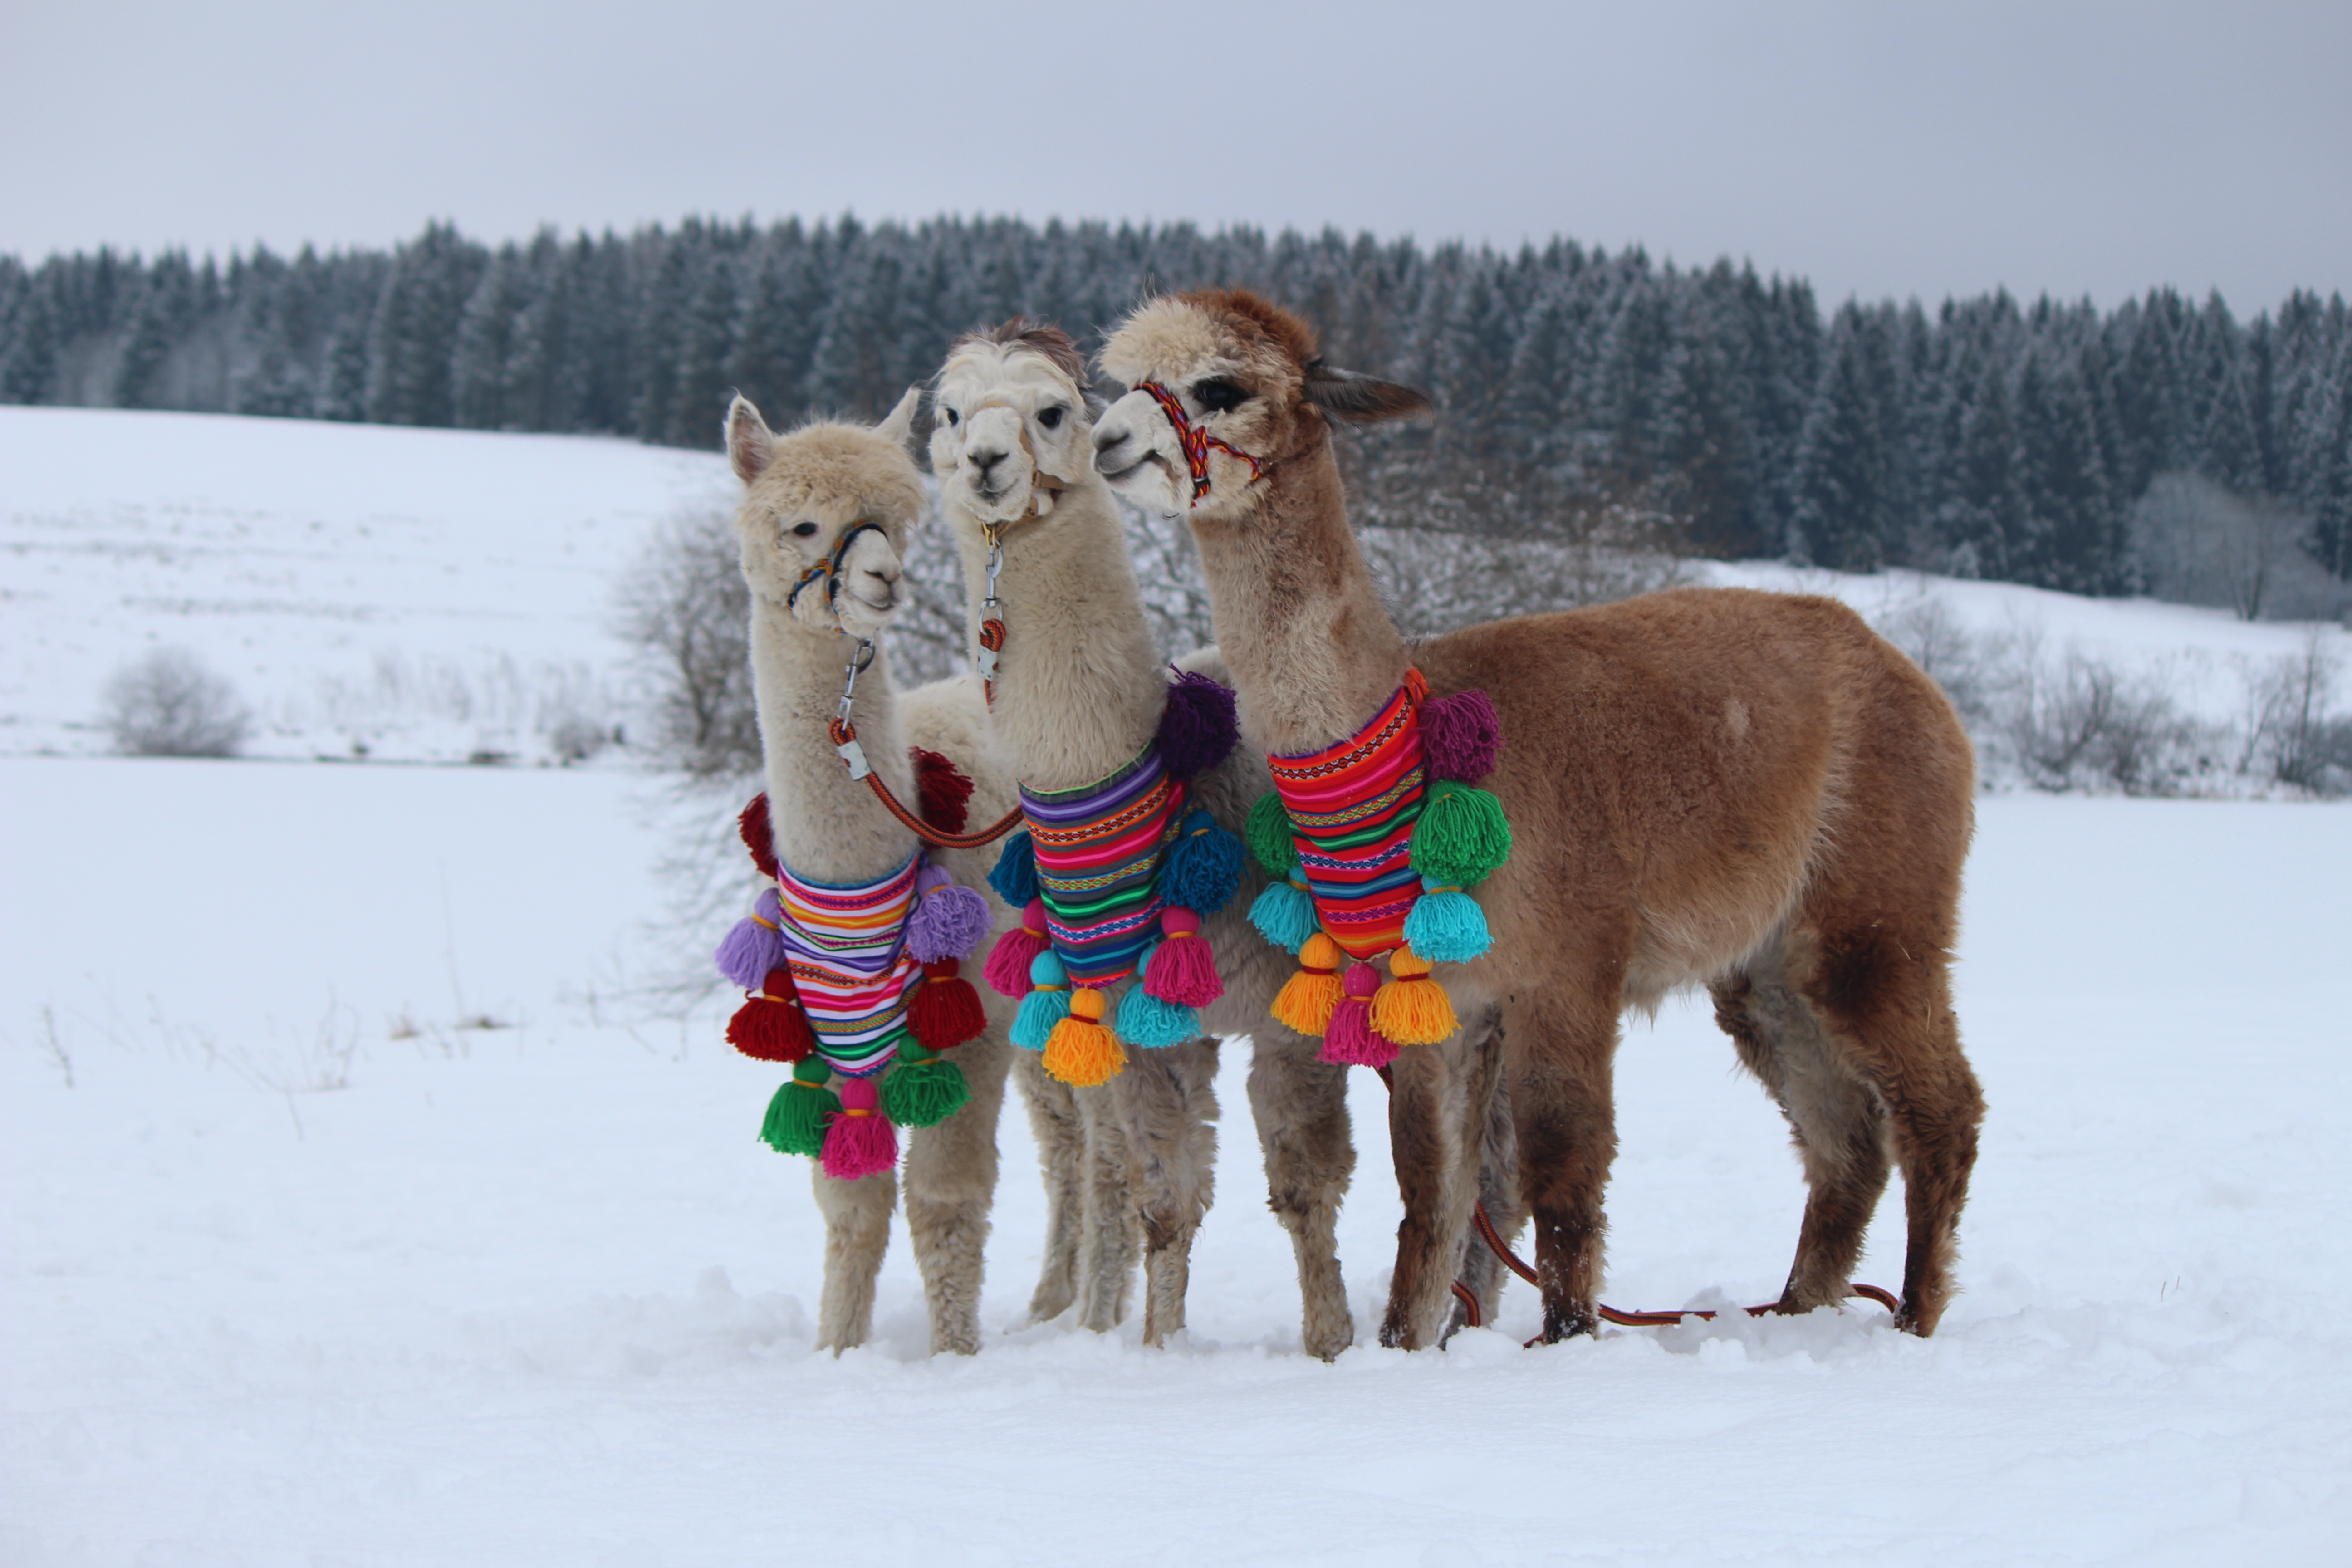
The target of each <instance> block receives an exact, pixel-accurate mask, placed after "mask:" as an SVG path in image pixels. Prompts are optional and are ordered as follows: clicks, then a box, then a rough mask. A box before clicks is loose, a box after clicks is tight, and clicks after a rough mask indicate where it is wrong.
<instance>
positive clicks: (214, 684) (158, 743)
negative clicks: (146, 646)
mask: <svg viewBox="0 0 2352 1568" xmlns="http://www.w3.org/2000/svg"><path fill="white" fill-rule="evenodd" d="M105 722H106V728H107V732H108V733H109V734H110V735H111V736H112V737H113V739H114V749H115V750H116V751H118V752H122V753H124V754H125V755H127V756H133V757H233V756H235V755H236V753H237V752H238V751H239V749H241V748H242V747H243V746H244V744H245V742H246V738H247V736H249V735H250V734H251V733H252V732H253V714H252V711H251V710H249V709H247V707H246V705H245V704H244V703H243V702H241V701H239V700H238V699H237V695H236V689H235V688H234V687H232V686H230V685H229V683H228V682H227V681H226V679H223V678H222V677H220V676H217V675H215V674H214V673H213V672H212V671H211V670H209V669H206V668H205V666H204V663H203V661H202V660H200V659H198V658H196V656H195V655H194V654H193V653H190V652H189V651H188V650H187V649H186V648H182V647H163V648H157V649H155V650H154V651H152V653H148V654H144V655H142V657H140V658H136V659H134V660H132V661H131V663H129V664H126V665H124V666H123V667H122V668H120V669H118V670H116V671H115V672H114V675H113V678H112V679H110V680H108V681H107V683H106V708H105Z"/></svg>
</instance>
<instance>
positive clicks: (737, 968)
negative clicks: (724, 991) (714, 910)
mask: <svg viewBox="0 0 2352 1568" xmlns="http://www.w3.org/2000/svg"><path fill="white" fill-rule="evenodd" d="M751 907H752V908H753V909H754V910H758V911H759V915H760V920H764V921H768V922H769V924H768V925H761V923H760V921H755V920H740V921H736V922H735V929H734V930H733V931H729V932H728V933H727V940H726V941H725V942H720V943H719V951H718V952H716V953H713V954H712V955H711V956H712V958H713V959H714V960H716V961H717V963H718V964H719V973H721V974H723V975H725V976H727V978H728V979H730V980H732V981H733V982H734V983H735V984H738V985H740V986H741V987H742V988H743V989H744V990H746V991H757V990H759V989H760V987H761V984H762V983H763V982H765V981H766V980H767V978H768V971H770V970H771V969H782V967H784V939H783V938H782V936H781V935H779V934H777V932H776V931H773V930H772V929H771V928H772V926H773V925H774V924H775V923H776V922H777V921H781V920H782V918H783V917H782V911H781V910H780V908H779V906H778V904H777V902H776V890H775V889H773V888H771V889H768V890H767V891H766V892H763V893H761V895H760V901H759V902H758V903H756V904H753V905H752V906H751Z"/></svg>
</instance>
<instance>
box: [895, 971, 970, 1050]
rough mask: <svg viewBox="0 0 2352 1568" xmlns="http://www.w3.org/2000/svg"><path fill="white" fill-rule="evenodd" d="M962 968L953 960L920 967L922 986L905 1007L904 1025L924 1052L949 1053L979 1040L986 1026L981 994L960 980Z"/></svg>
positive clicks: (967, 981) (919, 986)
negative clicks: (946, 1051)
mask: <svg viewBox="0 0 2352 1568" xmlns="http://www.w3.org/2000/svg"><path fill="white" fill-rule="evenodd" d="M962 967H963V966H962V965H961V964H960V963H957V962H956V961H955V960H954V959H952V958H943V959H941V960H940V961H939V962H938V963H926V964H925V965H923V983H922V984H920V985H918V986H917V987H915V995H914V999H913V1000H912V1001H910V1002H909V1003H908V1004H907V1026H908V1027H909V1028H911V1029H913V1030H914V1031H915V1038H917V1039H918V1040H920V1041H921V1042H922V1043H923V1047H924V1048H925V1049H926V1050H933V1051H944V1050H951V1049H953V1048H954V1047H957V1046H960V1045H961V1044H963V1043H964V1042H965V1041H966V1040H976V1039H978V1038H979V1037H981V1034H982V1031H983V1030H985V1029H986V1028H987V1027H988V1015H987V1014H985V1013H983V1012H982V1011H981V1010H980V993H979V992H977V991H974V990H973V989H972V988H971V981H969V980H965V979H962V978H961V977H960V973H959V972H960V971H961V969H962Z"/></svg>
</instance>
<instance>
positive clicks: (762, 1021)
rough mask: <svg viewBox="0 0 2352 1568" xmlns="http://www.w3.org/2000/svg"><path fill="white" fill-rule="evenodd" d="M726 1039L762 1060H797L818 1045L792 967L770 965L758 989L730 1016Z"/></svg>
mask: <svg viewBox="0 0 2352 1568" xmlns="http://www.w3.org/2000/svg"><path fill="white" fill-rule="evenodd" d="M727 1043H728V1044H729V1045H730V1046H733V1047H735V1048H736V1049H737V1050H739V1051H740V1052H742V1053H743V1054H744V1055H745V1056H747V1057H751V1058H753V1059H755V1060H758V1061H763V1062H796V1061H799V1060H800V1059H801V1058H803V1057H805V1056H807V1055H808V1054H809V1052H810V1051H812V1050H814V1049H815V1048H816V1040H815V1038H814V1037H813V1036H812V1035H810V1033H809V1026H808V1016H807V1015H805V1014H803V1012H802V1011H801V999H800V994H799V993H798V992H796V991H794V990H793V975H792V971H790V970H788V969H771V970H770V971H768V978H767V980H766V982H765V983H764V984H762V986H761V989H760V991H759V993H758V994H754V995H752V996H750V997H748V998H747V999H746V1000H745V1001H744V1003H743V1005H741V1006H740V1007H738V1008H736V1009H735V1016H733V1017H732V1018H730V1019H728V1020H727Z"/></svg>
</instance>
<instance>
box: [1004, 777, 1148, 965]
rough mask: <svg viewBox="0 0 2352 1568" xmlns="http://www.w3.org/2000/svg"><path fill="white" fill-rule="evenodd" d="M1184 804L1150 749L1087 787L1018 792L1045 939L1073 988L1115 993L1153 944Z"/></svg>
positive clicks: (1084, 785)
mask: <svg viewBox="0 0 2352 1568" xmlns="http://www.w3.org/2000/svg"><path fill="white" fill-rule="evenodd" d="M1184 795H1185V788H1184V785H1183V784H1180V783H1178V782H1176V781H1175V780H1173V779H1171V778H1170V777H1169V776H1168V769H1167V767H1166V765H1165V764H1164V763H1162V762H1161V760H1160V749H1159V747H1158V746H1157V745H1156V744H1155V745H1152V746H1148V747H1146V748H1145V749H1144V751H1143V754H1142V755H1140V756H1139V757H1137V758H1136V759H1135V760H1134V761H1133V762H1131V763H1128V764H1127V765H1125V766H1124V767H1122V768H1120V769H1119V770H1118V772H1116V773H1112V774H1110V775H1109V776H1108V778H1103V779H1098V780H1097V781H1096V782H1095V783H1093V784H1081V785H1079V786H1078V787H1077V788H1076V789H1068V790H1056V791H1047V792H1039V791H1033V790H1031V789H1029V788H1027V787H1026V786H1025V785H1024V787H1023V789H1022V791H1021V809H1022V812H1023V814H1024V816H1026V817H1027V818H1028V823H1029V841H1030V847H1031V850H1032V852H1033V853H1034V855H1035V857H1036V862H1037V896H1038V897H1039V898H1041V899H1043V900H1045V931H1046V934H1047V935H1048V936H1049V937H1050V938H1052V940H1053V943H1054V952H1055V956H1056V957H1057V958H1059V959H1060V960H1061V961H1062V967H1063V968H1064V969H1065V970H1066V971H1067V972H1068V973H1069V977H1070V984H1073V985H1082V986H1093V987H1096V988H1097V989H1099V988H1101V987H1103V986H1107V985H1111V984H1117V983H1118V981H1120V980H1122V979H1124V978H1125V977H1126V976H1128V975H1129V974H1131V973H1134V971H1135V967H1136V964H1137V963H1138V962H1139V960H1140V959H1141V957H1142V955H1143V950H1144V949H1145V948H1147V947H1149V946H1150V944H1151V942H1153V940H1154V939H1156V938H1157V937H1158V935H1159V934H1160V910H1161V909H1162V908H1163V907H1164V902H1163V900H1161V898H1160V892H1159V870H1160V854H1161V852H1162V850H1164V849H1165V848H1166V847H1167V845H1168V843H1169V841H1170V840H1171V839H1172V838H1173V837H1175V836H1176V830H1177V826H1178V824H1179V823H1180V822H1181V820H1182V818H1183V807H1184Z"/></svg>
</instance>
